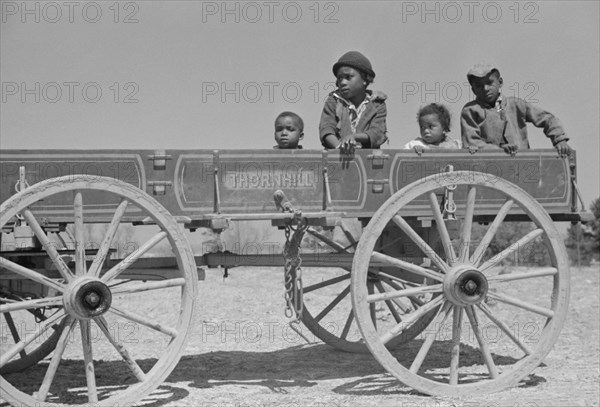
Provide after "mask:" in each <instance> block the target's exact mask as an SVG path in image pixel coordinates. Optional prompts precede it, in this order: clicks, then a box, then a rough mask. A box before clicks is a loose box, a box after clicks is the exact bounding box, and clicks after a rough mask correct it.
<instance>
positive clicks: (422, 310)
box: [379, 295, 443, 344]
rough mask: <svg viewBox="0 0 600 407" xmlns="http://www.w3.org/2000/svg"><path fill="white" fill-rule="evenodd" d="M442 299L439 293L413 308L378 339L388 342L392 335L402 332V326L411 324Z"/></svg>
mask: <svg viewBox="0 0 600 407" xmlns="http://www.w3.org/2000/svg"><path fill="white" fill-rule="evenodd" d="M442 300H443V297H442V296H441V295H440V296H438V297H435V298H434V299H433V300H431V301H429V302H428V303H427V304H425V305H423V306H422V307H421V308H419V309H417V310H415V311H414V312H413V313H411V314H409V315H406V316H405V318H404V321H402V322H401V323H400V324H397V325H396V326H394V327H393V328H392V329H390V330H389V331H388V332H386V333H384V334H383V335H382V336H381V337H380V338H379V339H380V340H381V342H383V343H384V344H385V343H388V342H389V341H390V340H391V339H392V338H394V337H396V336H398V335H399V334H400V333H402V331H403V330H404V328H408V326H409V325H410V324H412V323H413V322H415V321H416V320H418V319H419V318H421V317H422V316H424V315H425V314H427V313H428V312H429V311H431V310H432V309H434V308H435V307H437V306H439V305H440V303H441V302H442Z"/></svg>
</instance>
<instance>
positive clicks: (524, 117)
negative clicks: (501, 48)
mask: <svg viewBox="0 0 600 407" xmlns="http://www.w3.org/2000/svg"><path fill="white" fill-rule="evenodd" d="M467 79H468V80H469V84H470V85H471V90H473V93H474V94H475V100H474V101H471V102H469V103H467V104H466V105H465V106H464V107H463V109H462V112H461V115H460V127H461V133H462V141H463V146H464V147H465V148H468V149H469V150H470V151H471V152H475V151H477V150H478V149H486V148H502V149H504V151H505V152H506V153H508V154H511V155H515V154H516V153H517V150H519V149H521V150H526V149H529V148H530V147H529V139H528V138H527V123H532V124H533V125H534V126H536V127H540V128H542V129H543V131H544V134H545V135H546V137H548V138H549V139H550V140H551V141H552V145H553V146H554V147H555V148H556V150H557V151H558V153H559V155H560V156H561V157H565V156H567V155H569V154H570V153H571V147H569V145H568V144H567V141H568V140H569V138H568V137H567V136H566V135H565V131H564V129H563V127H562V124H561V123H560V121H559V120H558V118H556V117H555V116H554V115H553V114H552V113H550V112H547V111H545V110H543V109H540V108H538V107H536V106H533V105H531V104H529V103H527V102H526V101H524V100H523V99H519V98H516V97H512V96H503V95H502V94H501V88H502V82H503V80H502V77H501V76H500V71H499V70H498V69H497V68H496V67H494V66H492V65H488V64H477V65H475V66H474V67H473V68H471V69H470V70H469V72H468V73H467Z"/></svg>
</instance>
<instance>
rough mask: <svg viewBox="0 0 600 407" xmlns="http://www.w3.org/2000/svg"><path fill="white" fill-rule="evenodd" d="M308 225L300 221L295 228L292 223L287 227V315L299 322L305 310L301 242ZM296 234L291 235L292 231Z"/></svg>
mask: <svg viewBox="0 0 600 407" xmlns="http://www.w3.org/2000/svg"><path fill="white" fill-rule="evenodd" d="M307 228H308V225H305V224H303V222H300V223H299V224H298V225H297V226H296V227H295V228H294V227H292V226H291V225H288V226H286V227H285V246H284V248H283V259H284V266H283V270H284V284H285V302H286V306H285V316H286V317H288V318H291V319H292V322H299V321H300V319H301V318H302V311H303V310H304V301H303V298H302V297H303V286H302V267H301V266H302V258H301V257H300V244H301V242H302V238H303V237H304V233H305V232H306V229H307ZM292 230H293V231H294V234H293V235H292V236H291V238H290V235H291V231H292Z"/></svg>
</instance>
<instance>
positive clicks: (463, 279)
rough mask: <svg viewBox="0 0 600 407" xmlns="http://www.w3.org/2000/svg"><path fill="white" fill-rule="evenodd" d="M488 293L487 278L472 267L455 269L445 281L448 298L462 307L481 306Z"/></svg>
mask: <svg viewBox="0 0 600 407" xmlns="http://www.w3.org/2000/svg"><path fill="white" fill-rule="evenodd" d="M487 292H488V281H487V278H486V277H485V276H484V275H483V273H482V272H481V271H479V270H477V269H475V268H473V267H472V266H468V265H461V266H457V267H454V268H453V269H451V270H450V272H449V273H448V275H447V276H446V278H445V280H444V294H445V295H446V298H448V300H449V301H450V302H452V303H453V304H454V305H458V306H461V307H465V306H468V305H475V304H479V303H480V302H481V301H483V300H484V299H485V297H486V295H487Z"/></svg>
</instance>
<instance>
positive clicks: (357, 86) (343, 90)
mask: <svg viewBox="0 0 600 407" xmlns="http://www.w3.org/2000/svg"><path fill="white" fill-rule="evenodd" d="M336 84H337V86H338V88H339V90H340V94H341V95H342V96H343V97H344V98H345V99H347V100H350V101H352V99H354V98H356V97H359V98H360V97H363V96H364V94H365V92H366V89H367V82H366V81H365V80H364V79H363V78H362V76H360V72H358V71H357V70H356V69H354V68H350V67H349V66H342V67H341V68H340V69H338V71H337V82H336Z"/></svg>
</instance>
